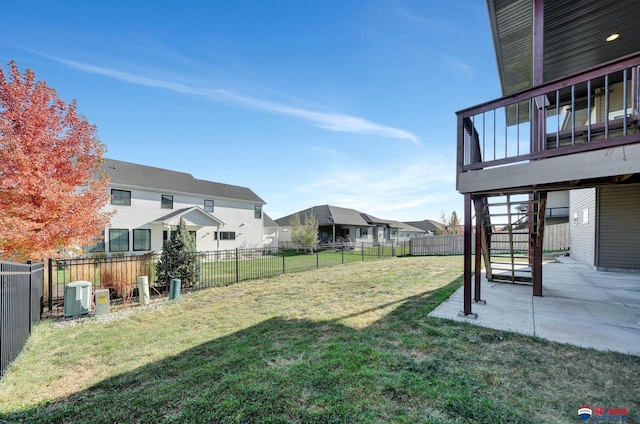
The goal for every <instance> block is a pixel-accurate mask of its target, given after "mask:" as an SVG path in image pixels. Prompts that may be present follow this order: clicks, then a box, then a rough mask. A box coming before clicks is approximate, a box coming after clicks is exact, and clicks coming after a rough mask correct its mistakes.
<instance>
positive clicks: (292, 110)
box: [41, 54, 420, 144]
mask: <svg viewBox="0 0 640 424" xmlns="http://www.w3.org/2000/svg"><path fill="white" fill-rule="evenodd" d="M41 55H42V56H44V57H47V58H49V59H51V60H54V61H56V62H58V63H62V64H63V65H66V66H68V67H70V68H73V69H78V70H81V71H85V72H90V73H93V74H98V75H104V76H107V77H111V78H115V79H118V80H121V81H125V82H128V83H131V84H138V85H144V86H147V87H153V88H161V89H165V90H171V91H175V92H178V93H184V94H192V95H199V96H204V97H207V98H209V99H211V100H214V101H217V102H224V103H229V104H235V105H239V106H245V107H250V108H253V109H256V110H262V111H265V112H269V113H274V114H279V115H285V116H293V117H296V118H299V119H303V120H305V121H307V122H310V123H311V124H313V125H315V126H316V127H319V128H323V129H326V130H330V131H338V132H347V133H355V134H370V135H374V136H377V137H381V138H391V139H398V140H408V141H411V142H412V143H414V144H420V140H419V138H418V137H417V136H416V135H415V134H413V133H411V132H409V131H405V130H402V129H398V128H393V127H389V126H385V125H382V124H378V123H376V122H372V121H369V120H367V119H364V118H360V117H357V116H352V115H347V114H343V113H339V112H331V111H329V112H319V111H314V110H308V109H302V108H298V107H293V106H288V105H284V104H279V103H275V102H271V101H266V100H261V99H258V98H254V97H250V96H245V95H241V94H238V93H235V92H233V91H230V90H224V89H211V88H202V87H194V86H190V85H187V84H181V83H176V82H172V81H167V80H162V79H156V78H150V77H146V76H141V75H136V74H133V73H130V72H125V71H121V70H118V69H112V68H106V67H103V66H97V65H93V64H89V63H83V62H77V61H74V60H69V59H64V58H60V57H56V56H50V55H45V54H41Z"/></svg>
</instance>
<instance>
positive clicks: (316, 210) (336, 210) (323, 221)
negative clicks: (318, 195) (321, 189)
mask: <svg viewBox="0 0 640 424" xmlns="http://www.w3.org/2000/svg"><path fill="white" fill-rule="evenodd" d="M311 214H313V216H314V217H315V218H316V219H317V220H318V225H321V226H322V225H333V224H338V225H355V226H360V227H367V226H369V224H368V223H367V221H365V220H364V218H363V217H362V214H361V213H360V212H358V211H356V210H354V209H347V208H340V207H337V206H330V205H322V206H313V207H311V208H308V209H305V210H303V211H300V212H296V213H292V214H291V215H287V216H285V217H282V218H280V219H276V222H277V223H278V224H279V225H280V226H289V225H291V218H292V217H293V216H294V215H299V216H300V220H301V221H304V218H305V216H310V215H311Z"/></svg>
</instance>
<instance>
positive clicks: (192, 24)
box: [0, 0, 500, 221]
mask: <svg viewBox="0 0 640 424" xmlns="http://www.w3.org/2000/svg"><path fill="white" fill-rule="evenodd" d="M0 16H2V25H1V26H0V52H1V59H2V60H1V62H2V66H3V67H4V68H5V69H6V66H7V63H8V61H9V60H11V59H13V60H15V61H16V62H17V63H18V65H19V67H20V68H21V69H22V70H24V69H25V68H31V69H32V70H33V71H34V72H35V73H36V77H37V78H38V79H40V80H44V81H46V82H47V83H48V84H49V85H50V86H51V87H53V88H55V89H56V90H57V92H58V95H59V96H60V97H61V98H62V99H63V100H65V101H70V100H72V99H77V101H78V110H79V111H80V112H81V113H82V114H83V115H85V116H86V117H87V119H88V120H89V121H90V122H91V123H93V124H95V125H96V126H97V127H98V134H99V137H100V139H101V141H102V142H103V143H104V144H106V146H107V154H106V156H107V157H109V158H113V159H118V160H124V161H130V162H134V163H140V164H145V165H150V166H157V167H162V168H168V169H173V170H177V171H183V172H189V173H191V174H193V175H194V176H195V177H196V178H200V179H207V180H212V181H218V182H223V183H227V184H235V185H241V186H246V187H249V188H251V189H252V190H253V191H255V192H256V193H257V194H258V195H259V196H260V197H262V198H263V199H264V200H265V201H266V202H267V206H266V207H265V212H266V213H268V214H269V215H270V216H271V217H272V218H274V219H277V218H280V217H282V216H285V215H288V214H290V213H293V212H296V211H298V210H301V209H305V208H308V207H311V206H314V205H323V204H331V205H335V206H341V207H348V208H354V209H358V210H360V211H363V212H367V213H369V214H371V215H374V216H377V217H379V218H385V219H395V220H403V221H413V220H422V219H427V218H428V219H439V218H440V213H441V211H445V213H446V214H447V216H449V215H450V214H451V212H452V211H454V210H455V211H456V212H457V213H458V215H459V216H462V212H463V202H462V196H461V195H460V194H458V193H457V192H456V190H455V151H456V150H455V148H456V128H455V127H456V120H455V112H456V111H457V110H460V109H463V108H466V107H469V106H473V105H475V104H478V103H481V102H484V101H487V100H491V99H494V98H497V97H499V96H500V88H499V83H498V76H497V68H496V63H495V56H494V53H493V44H492V41H491V34H490V30H489V23H488V16H487V11H486V6H485V3H484V2H483V1H480V0H458V1H455V2H444V1H427V0H422V1H419V0H405V1H403V0H397V1H393V0H380V1H366V0H338V1H334V0H323V1H311V0H286V1H285V0H279V1H278V0H273V1H271V0H254V1H250V0H225V1H222V0H211V1H178V0H176V1H168V0H156V1H141V0H130V1H117V0H109V1H103V0H95V1H93V0H92V1H64V2H51V1H29V0H25V1H21V2H2V4H0Z"/></svg>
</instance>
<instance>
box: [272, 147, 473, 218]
mask: <svg viewBox="0 0 640 424" xmlns="http://www.w3.org/2000/svg"><path fill="white" fill-rule="evenodd" d="M432 159H433V160H432V161H430V162H429V163H426V162H424V161H423V160H420V159H417V160H410V161H401V162H402V163H401V162H397V163H387V164H385V169H386V171H387V172H385V173H382V174H381V173H379V172H376V170H375V169H374V168H371V167H369V166H366V165H365V164H351V165H350V166H349V167H347V168H344V167H340V166H337V165H336V164H334V165H331V166H329V167H328V168H327V169H326V172H324V173H323V174H322V175H321V176H319V177H318V178H311V179H309V180H307V181H303V182H300V183H298V184H297V185H293V186H292V187H291V189H292V190H291V193H290V195H289V198H288V199H282V201H281V202H279V203H280V204H286V205H287V208H288V209H287V211H286V213H282V216H284V215H285V214H287V213H292V212H294V211H295V210H301V209H305V208H308V207H310V206H313V205H316V204H319V202H318V199H322V200H321V203H320V204H324V203H328V204H332V205H335V206H341V207H347V208H353V209H356V210H359V211H361V212H366V213H370V214H372V215H374V216H377V217H378V218H383V219H396V220H409V221H410V220H419V219H425V218H431V219H435V218H437V217H438V216H439V214H440V211H441V210H442V209H446V210H449V209H452V210H455V209H458V212H460V209H459V208H458V206H455V204H456V203H461V198H460V195H459V194H458V193H457V192H456V191H455V169H453V166H452V165H450V164H449V162H447V161H446V160H444V158H442V157H437V156H434V157H433V158H432ZM452 204H453V205H454V206H451V205H452ZM296 207H297V208H298V209H296Z"/></svg>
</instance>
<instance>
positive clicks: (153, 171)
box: [102, 159, 266, 204]
mask: <svg viewBox="0 0 640 424" xmlns="http://www.w3.org/2000/svg"><path fill="white" fill-rule="evenodd" d="M102 170H103V171H105V172H106V173H107V174H109V176H110V177H111V184H114V185H123V186H128V187H133V188H140V189H145V188H146V189H155V190H160V191H166V192H178V193H187V194H195V195H197V196H204V197H221V198H225V199H238V200H245V201H248V202H253V203H260V204H265V203H266V202H265V201H264V200H262V199H261V198H260V197H259V196H258V195H257V194H255V193H254V192H253V191H251V190H250V189H248V188H246V187H240V186H235V185H230V184H223V183H216V182H213V181H206V180H200V179H197V178H195V177H194V176H193V175H191V174H187V173H185V172H178V171H170V170H168V169H162V168H154V167H152V166H145V165H138V164H135V163H130V162H123V161H119V160H114V159H105V160H104V163H103V164H102Z"/></svg>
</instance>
